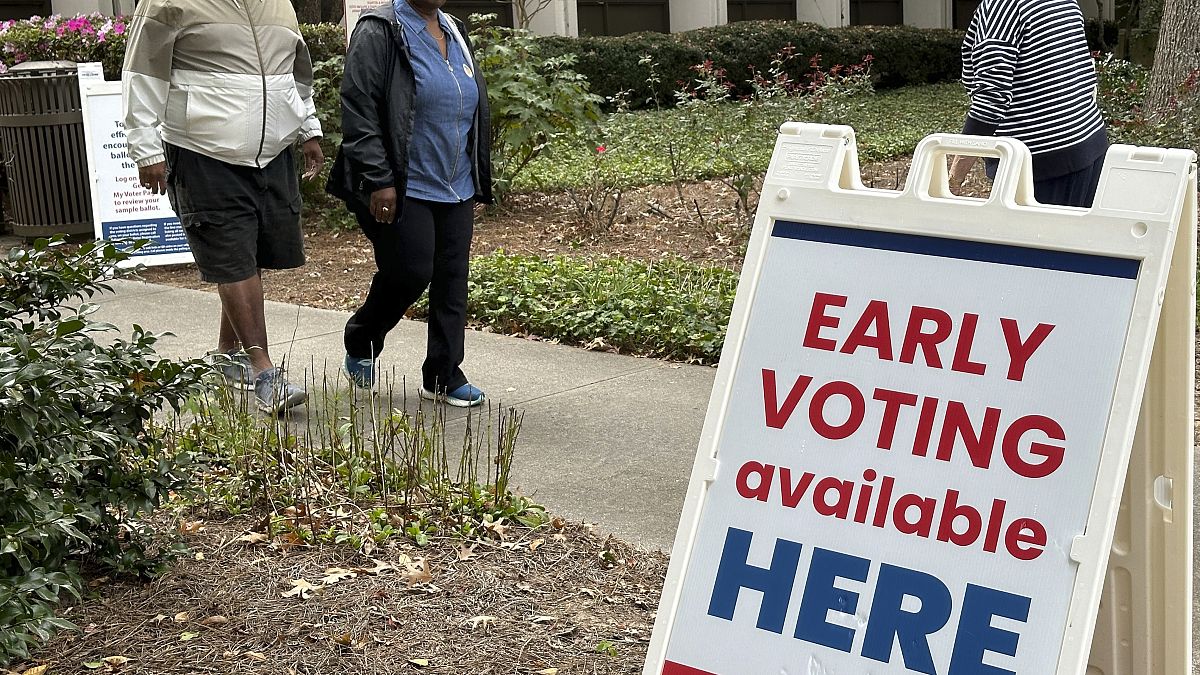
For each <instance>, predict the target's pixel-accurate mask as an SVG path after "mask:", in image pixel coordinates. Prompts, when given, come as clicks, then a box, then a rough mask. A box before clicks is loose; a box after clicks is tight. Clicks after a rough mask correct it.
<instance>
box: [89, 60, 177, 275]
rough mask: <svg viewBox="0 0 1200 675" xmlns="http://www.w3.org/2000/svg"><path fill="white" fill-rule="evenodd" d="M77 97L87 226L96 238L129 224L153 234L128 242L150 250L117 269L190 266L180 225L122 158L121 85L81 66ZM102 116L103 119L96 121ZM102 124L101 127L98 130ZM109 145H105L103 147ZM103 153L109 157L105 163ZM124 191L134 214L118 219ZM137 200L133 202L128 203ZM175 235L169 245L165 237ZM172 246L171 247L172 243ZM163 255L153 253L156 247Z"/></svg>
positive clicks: (160, 197) (165, 203)
mask: <svg viewBox="0 0 1200 675" xmlns="http://www.w3.org/2000/svg"><path fill="white" fill-rule="evenodd" d="M79 93H80V100H81V103H82V108H83V136H84V146H85V147H86V148H87V160H88V178H89V180H88V184H89V186H90V189H91V195H92V223H93V230H94V234H95V237H96V238H97V239H105V238H109V235H110V234H111V231H110V230H108V229H106V225H112V224H114V223H116V224H118V225H120V224H128V226H129V227H132V228H135V229H137V228H143V227H144V228H145V229H146V230H147V231H149V230H151V229H152V230H154V231H155V233H156V235H155V236H142V235H138V236H135V237H132V238H136V239H149V240H150V246H149V247H148V248H147V249H143V250H142V251H135V252H134V253H133V254H132V255H131V256H130V257H129V258H128V259H127V260H125V261H123V262H122V263H121V264H120V266H121V267H135V266H138V265H145V266H147V267H149V266H155V265H177V264H184V263H191V262H193V260H194V259H193V257H192V253H191V251H190V250H189V249H188V247H187V241H186V239H185V238H184V236H183V232H182V226H181V225H180V224H179V219H178V218H177V217H176V215H175V212H174V211H173V210H172V209H171V204H170V202H169V201H168V199H167V197H166V196H165V195H151V194H150V193H149V192H148V191H147V190H146V189H145V188H143V187H141V185H140V184H139V182H138V171H137V168H136V167H135V166H132V164H133V163H132V162H131V161H130V160H128V159H127V158H123V156H124V154H125V147H126V143H125V133H124V126H123V124H122V121H121V119H120V111H121V83H120V82H109V81H105V80H104V79H103V71H102V70H100V68H99V64H81V65H80V78H79ZM98 115H102V116H103V117H102V118H100V117H97V116H98ZM98 123H99V124H102V125H103V126H104V129H103V130H101V129H98V128H97V125H98ZM105 146H110V147H105ZM102 153H108V154H109V158H110V159H108V160H107V161H102V160H105V158H104V157H103V154H102ZM122 192H124V193H128V194H129V197H128V200H129V201H130V202H131V206H130V208H136V209H138V216H137V217H131V218H122V216H120V214H117V213H116V212H115V211H116V209H115V207H116V204H115V203H114V202H115V200H116V199H118V198H120V197H119V195H120V193H122ZM134 202H136V204H133V203H134ZM168 232H173V233H174V237H173V238H171V239H170V241H168V239H167V233H168ZM171 242H173V243H171ZM160 248H161V249H166V250H167V252H162V253H156V252H154V251H156V250H158V249H160Z"/></svg>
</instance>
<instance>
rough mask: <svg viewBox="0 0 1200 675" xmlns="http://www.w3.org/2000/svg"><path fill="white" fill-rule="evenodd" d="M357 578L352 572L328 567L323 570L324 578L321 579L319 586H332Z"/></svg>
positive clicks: (355, 573) (356, 574)
mask: <svg viewBox="0 0 1200 675" xmlns="http://www.w3.org/2000/svg"><path fill="white" fill-rule="evenodd" d="M357 576H358V573H357V572H355V571H354V570H347V569H343V568H341V567H330V568H329V569H327V570H325V576H324V577H322V578H321V584H320V585H321V586H332V585H334V584H338V583H341V582H343V581H349V580H351V579H353V578H355V577H357Z"/></svg>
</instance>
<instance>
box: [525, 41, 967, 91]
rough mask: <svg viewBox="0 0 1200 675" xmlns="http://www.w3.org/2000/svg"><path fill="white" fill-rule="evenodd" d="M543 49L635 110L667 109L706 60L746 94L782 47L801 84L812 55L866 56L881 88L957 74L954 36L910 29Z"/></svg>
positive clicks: (831, 59) (550, 44) (554, 44)
mask: <svg viewBox="0 0 1200 675" xmlns="http://www.w3.org/2000/svg"><path fill="white" fill-rule="evenodd" d="M542 42H543V43H544V44H545V45H546V50H547V53H556V54H565V53H573V54H576V55H578V57H579V61H578V63H577V65H576V69H577V70H578V71H579V72H580V73H581V74H583V75H584V76H585V77H587V79H588V82H590V83H591V86H592V91H593V92H594V93H596V94H598V95H600V96H603V97H605V98H616V97H619V95H620V93H621V92H631V94H630V95H629V100H630V102H631V103H632V104H633V105H634V106H638V107H641V106H645V105H646V102H647V101H653V100H654V97H655V95H657V96H658V97H659V99H660V100H661V101H664V102H669V100H670V99H669V96H670V93H671V92H672V91H674V90H675V89H677V88H678V87H679V85H680V84H681V83H684V82H688V81H689V80H690V79H691V75H690V72H689V71H690V69H691V67H692V66H694V65H696V64H698V63H703V62H704V61H706V60H711V61H712V62H713V64H714V65H715V66H716V67H718V68H723V69H724V70H725V72H726V73H727V75H728V77H729V79H730V80H732V81H734V82H735V83H736V84H737V85H738V89H737V91H736V92H734V93H735V94H738V95H744V94H749V93H750V91H751V86H750V81H751V80H752V78H753V72H754V71H758V72H765V71H766V70H767V69H768V68H769V67H770V64H771V59H772V58H773V57H774V55H775V54H777V53H779V52H780V51H781V50H783V49H784V48H785V47H787V46H788V45H792V46H793V47H794V48H795V51H796V55H797V57H798V58H797V59H796V60H795V62H794V63H793V66H792V69H791V70H789V72H788V74H789V75H790V76H791V77H792V78H793V79H801V80H802V79H804V77H805V76H806V75H807V74H808V73H809V72H810V71H811V69H812V67H811V65H810V64H811V62H812V61H811V59H812V57H814V56H820V57H821V58H820V63H823V64H825V65H826V66H832V65H835V64H845V65H849V64H855V63H860V62H862V60H863V58H864V57H866V56H872V57H874V59H875V61H874V64H873V65H872V74H873V77H874V79H875V83H876V85H877V86H879V87H881V88H894V87H900V86H906V85H913V84H926V83H932V82H944V81H947V80H954V79H957V78H958V77H959V75H960V74H961V71H962V61H961V47H962V33H961V32H960V31H953V30H930V29H920V28H912V27H910V26H851V27H847V28H825V27H822V26H818V25H816V24H811V23H799V22H794V21H739V22H736V23H731V24H727V25H724V26H712V27H709V28H700V29H697V30H692V31H687V32H683V33H674V34H671V35H664V34H661V33H633V34H630V35H623V36H621V37H585V38H563V37H547V38H542ZM645 55H650V56H652V57H653V59H654V61H655V63H656V64H658V67H659V75H660V80H661V83H660V84H659V86H658V88H657V89H652V88H651V87H650V85H648V84H647V82H646V79H647V75H648V73H647V71H646V68H645V66H639V65H638V61H639V59H640V58H641V57H642V56H645Z"/></svg>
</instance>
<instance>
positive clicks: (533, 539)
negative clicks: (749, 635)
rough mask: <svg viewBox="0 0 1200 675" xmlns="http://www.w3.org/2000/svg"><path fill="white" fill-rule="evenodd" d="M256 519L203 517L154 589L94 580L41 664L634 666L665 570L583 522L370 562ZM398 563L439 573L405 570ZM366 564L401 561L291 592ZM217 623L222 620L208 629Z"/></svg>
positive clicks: (338, 669) (432, 668)
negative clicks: (263, 536) (274, 538)
mask: <svg viewBox="0 0 1200 675" xmlns="http://www.w3.org/2000/svg"><path fill="white" fill-rule="evenodd" d="M250 526H251V522H250V521H248V520H245V519H230V520H227V521H225V522H220V523H213V522H207V523H205V525H204V529H203V530H201V531H200V532H197V533H195V534H190V535H187V543H188V545H189V546H190V547H191V554H190V555H189V556H188V557H187V558H185V559H183V560H181V561H179V562H177V563H176V564H175V565H174V566H173V567H172V568H171V569H170V571H168V572H167V573H166V574H165V575H164V576H162V577H160V578H159V579H157V580H155V581H153V582H148V583H146V582H139V581H136V580H121V581H111V582H110V581H107V580H95V581H93V582H92V584H91V585H92V586H93V590H92V597H88V598H86V599H85V601H84V602H82V603H79V604H77V605H75V606H72V607H69V608H65V610H64V612H63V613H62V616H63V617H64V618H67V619H69V620H71V621H73V622H74V623H76V624H77V625H79V626H80V627H81V631H80V632H78V633H66V634H63V635H61V636H59V637H58V638H57V639H56V640H55V641H53V642H52V643H51V644H50V645H49V646H48V647H47V648H46V649H45V650H43V651H42V652H41V653H40V654H39V655H38V656H39V662H40V663H47V662H53V663H54V664H55V665H54V666H52V667H51V669H50V670H49V672H50V673H68V672H70V673H74V672H87V668H86V667H85V666H83V664H85V663H93V664H95V663H96V662H101V661H102V659H104V658H105V657H112V656H118V657H125V658H128V659H129V661H128V662H127V663H125V664H124V665H121V666H118V667H116V668H113V667H110V666H103V665H102V666H101V667H100V668H99V669H97V670H95V671H91V672H120V673H129V674H140V673H146V674H151V673H153V674H155V675H162V674H175V673H222V674H225V673H228V674H237V673H258V674H263V675H275V674H278V675H292V674H296V675H305V674H313V675H315V674H317V673H322V674H325V673H354V674H355V675H366V674H371V673H407V672H411V673H419V672H420V673H472V674H481V675H482V674H487V673H539V672H544V673H553V672H555V671H554V670H552V669H557V673H559V674H562V675H566V674H568V673H613V674H616V673H639V672H640V671H641V667H642V661H643V660H644V658H645V654H646V647H647V643H648V641H649V638H650V632H651V629H652V626H653V621H654V609H655V608H656V607H657V605H658V599H659V592H660V589H661V588H662V584H663V577H664V575H665V571H666V564H667V557H666V556H665V555H664V554H662V553H643V552H641V551H638V550H636V549H634V548H632V547H630V546H628V545H626V544H624V543H622V542H620V541H617V540H614V539H611V538H608V539H605V538H602V537H601V536H599V535H598V534H597V533H596V532H594V531H593V529H592V527H591V526H586V525H565V526H564V527H563V529H561V530H553V529H552V528H549V527H545V528H542V529H540V530H538V531H530V530H528V529H521V530H516V529H515V528H514V529H510V530H508V531H507V532H506V533H504V536H505V540H504V541H489V542H482V543H479V544H478V545H477V546H476V547H475V548H474V551H473V553H468V552H467V549H465V548H464V547H463V545H462V542H461V541H457V540H453V541H452V540H441V541H435V542H434V543H432V544H430V545H429V546H428V547H426V548H423V549H416V548H415V547H412V546H410V545H408V544H396V543H391V544H385V545H384V546H383V547H381V548H379V549H376V550H375V551H374V552H373V553H372V555H371V558H366V557H363V556H361V555H359V554H357V553H356V552H353V551H350V550H348V549H342V548H338V547H333V546H319V547H313V548H310V547H294V548H291V549H285V548H282V547H280V546H279V545H278V544H273V545H271V546H267V545H263V544H257V545H250V544H247V543H245V542H240V541H237V538H238V537H240V536H242V535H243V533H245V532H247V531H248V528H249V527H250ZM539 540H541V541H540V542H539ZM404 556H408V557H409V558H411V559H413V560H414V561H417V562H415V563H414V565H413V566H410V567H409V568H407V569H409V570H411V569H413V568H419V567H420V565H421V562H420V561H421V560H422V559H423V560H424V561H425V562H427V563H428V569H429V572H430V574H431V575H432V578H431V579H429V581H427V582H422V580H421V576H422V575H420V573H419V572H418V573H416V574H413V573H411V572H406V568H405V566H404V565H403V564H402V563H403V561H404ZM197 558H200V559H197ZM372 559H374V560H375V561H382V562H387V563H391V564H393V565H396V566H397V567H399V568H400V569H399V570H389V571H383V572H381V573H379V574H378V575H372V574H365V573H364V574H360V575H359V576H357V577H355V578H353V579H349V580H347V581H343V582H340V583H336V584H333V585H330V586H326V587H324V588H322V589H321V590H319V591H318V592H316V593H313V594H312V595H311V597H309V598H308V599H307V600H301V599H299V598H287V597H283V593H285V592H287V591H288V590H289V589H291V588H292V583H291V582H292V580H296V579H305V580H307V581H309V582H311V583H314V584H319V583H320V580H321V579H322V577H324V576H325V573H326V570H327V569H329V568H335V567H338V568H355V567H358V568H373V567H376V563H375V562H373V561H372ZM181 613H186V616H184V615H181ZM214 616H217V617H224V618H225V619H227V620H228V623H224V624H223V625H215V626H206V625H205V624H204V623H203V622H204V621H205V620H206V619H209V618H210V617H214ZM210 623H216V624H222V622H221V620H220V619H216V620H212V621H210ZM187 634H195V635H194V637H189V635H187ZM609 645H611V647H612V648H613V649H615V654H616V655H615V656H613V655H612V654H611V653H608V646H609ZM598 648H599V649H598ZM422 659H424V660H427V664H428V665H423V663H424V662H422V661H421V660H422ZM27 665H28V664H27ZM16 672H22V669H21V668H18V669H17V670H16Z"/></svg>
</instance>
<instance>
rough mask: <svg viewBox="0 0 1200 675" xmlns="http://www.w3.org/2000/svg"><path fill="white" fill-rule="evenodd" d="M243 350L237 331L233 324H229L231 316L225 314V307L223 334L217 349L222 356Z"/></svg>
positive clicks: (222, 310) (222, 309) (222, 324)
mask: <svg viewBox="0 0 1200 675" xmlns="http://www.w3.org/2000/svg"><path fill="white" fill-rule="evenodd" d="M241 348H242V343H241V341H240V340H238V336H237V331H235V330H234V329H233V324H232V323H230V322H229V315H228V314H226V313H225V307H224V305H223V304H222V307H221V334H220V337H218V338H217V349H218V350H220V352H221V353H222V354H232V353H233V352H236V351H238V350H239V349H241Z"/></svg>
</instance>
